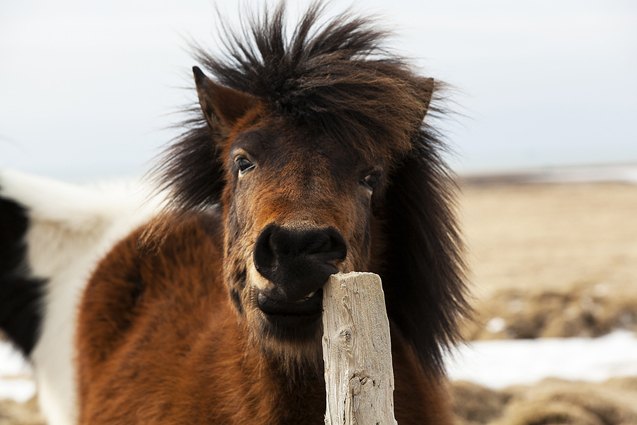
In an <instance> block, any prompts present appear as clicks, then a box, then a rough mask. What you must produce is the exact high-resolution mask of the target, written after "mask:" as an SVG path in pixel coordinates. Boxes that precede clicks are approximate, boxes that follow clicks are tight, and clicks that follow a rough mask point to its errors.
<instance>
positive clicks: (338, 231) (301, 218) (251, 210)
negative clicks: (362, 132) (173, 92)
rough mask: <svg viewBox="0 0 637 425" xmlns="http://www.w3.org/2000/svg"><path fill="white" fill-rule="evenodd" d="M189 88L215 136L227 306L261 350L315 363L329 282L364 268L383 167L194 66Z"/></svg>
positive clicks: (367, 155) (366, 267) (367, 261)
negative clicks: (310, 358) (193, 89)
mask: <svg viewBox="0 0 637 425" xmlns="http://www.w3.org/2000/svg"><path fill="white" fill-rule="evenodd" d="M195 80H196V83H197V91H198V95H199V101H200V105H201V107H202V110H203V112H204V115H205V116H206V119H207V121H208V124H209V126H210V128H211V129H212V130H213V133H217V134H219V135H220V137H218V140H217V143H218V146H217V147H216V150H217V152H218V155H219V158H218V160H219V162H220V164H222V168H223V171H224V173H225V179H224V180H225V185H224V189H223V194H222V197H221V201H222V202H221V203H222V206H223V211H224V220H225V223H224V225H225V257H226V258H225V261H224V265H225V280H226V282H227V283H228V286H229V290H230V298H231V300H232V301H233V303H234V304H235V306H236V308H237V311H238V312H239V314H240V315H241V316H243V317H245V318H246V319H247V324H248V328H249V329H250V331H251V335H252V336H253V337H254V338H255V339H256V340H258V341H259V342H260V343H261V344H262V346H263V347H264V348H266V349H267V350H268V351H273V352H275V353H278V354H281V353H284V354H285V353H288V354H286V355H285V357H295V358H298V357H299V356H301V357H302V358H303V359H306V358H308V352H310V353H313V355H314V356H315V355H316V353H320V337H321V326H320V325H321V320H320V317H321V312H322V288H323V286H324V285H325V283H326V282H327V280H328V279H329V276H330V275H331V274H334V273H337V272H339V271H342V272H347V271H352V270H357V271H365V270H367V269H368V264H369V257H370V251H371V224H372V223H371V217H372V213H371V203H372V196H373V194H374V192H375V191H376V190H378V189H379V188H380V186H382V185H381V182H382V177H383V165H384V164H383V163H382V161H380V160H370V159H369V158H370V155H369V153H366V154H363V153H362V152H357V151H356V149H354V148H353V147H352V146H347V144H346V143H343V142H337V141H335V140H332V139H330V137H328V136H327V135H326V134H321V133H320V132H317V131H312V129H308V128H303V127H301V126H298V125H293V124H291V123H290V122H289V121H288V120H286V119H284V118H283V117H280V116H279V117H277V116H275V115H273V114H269V113H267V111H266V110H265V108H264V107H263V106H262V105H261V103H260V102H259V101H258V100H257V99H256V98H253V97H251V96H249V95H246V94H244V93H241V92H238V91H236V90H233V89H230V88H227V87H224V86H220V85H218V84H216V83H214V82H212V81H211V80H209V79H207V77H205V76H204V75H203V73H201V71H199V70H198V69H196V68H195ZM300 347H305V348H307V349H308V350H309V351H308V350H304V349H303V348H301V349H299V348H300ZM319 358H320V357H319Z"/></svg>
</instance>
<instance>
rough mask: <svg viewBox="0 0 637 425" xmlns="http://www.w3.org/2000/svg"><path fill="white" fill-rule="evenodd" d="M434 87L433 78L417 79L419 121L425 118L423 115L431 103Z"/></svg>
mask: <svg viewBox="0 0 637 425" xmlns="http://www.w3.org/2000/svg"><path fill="white" fill-rule="evenodd" d="M434 89H435V82H434V79H433V78H419V79H418V87H417V90H418V98H419V99H420V101H421V102H422V110H421V111H422V112H421V117H420V122H419V124H420V123H422V120H424V119H425V115H427V111H428V110H429V105H430V104H431V98H432V96H433V93H434Z"/></svg>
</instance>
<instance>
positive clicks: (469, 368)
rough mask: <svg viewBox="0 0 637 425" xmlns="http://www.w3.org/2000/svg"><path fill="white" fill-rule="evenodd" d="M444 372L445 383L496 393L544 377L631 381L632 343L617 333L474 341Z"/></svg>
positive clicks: (636, 357) (635, 358)
mask: <svg viewBox="0 0 637 425" xmlns="http://www.w3.org/2000/svg"><path fill="white" fill-rule="evenodd" d="M447 370H448V373H449V376H450V378H451V379H454V380H465V381H472V382H475V383H478V384H481V385H484V386H487V387H491V388H496V389H497V388H504V387H508V386H510V385H518V384H532V383H535V382H538V381H540V380H542V379H545V378H548V377H554V378H562V379H568V380H579V381H603V380H606V379H609V378H612V377H617V376H637V337H635V334H634V333H632V332H629V331H624V330H617V331H614V332H613V333H611V334H608V335H606V336H603V337H600V338H544V339H533V340H498V341H477V342H473V343H470V344H468V345H465V346H461V347H459V348H458V349H457V350H456V351H454V352H453V353H452V354H451V355H450V356H449V358H448V359H447Z"/></svg>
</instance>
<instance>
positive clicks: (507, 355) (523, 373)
mask: <svg viewBox="0 0 637 425" xmlns="http://www.w3.org/2000/svg"><path fill="white" fill-rule="evenodd" d="M448 367H449V375H450V376H451V378H452V379H462V380H467V381H473V382H476V383H478V384H481V385H485V386H488V387H491V388H504V387H507V386H510V385H516V384H532V383H534V382H537V381H540V380H542V379H544V378H548V377H556V378H563V379H571V380H580V381H602V380H605V379H608V378H611V377H617V376H637V337H636V336H635V334H633V333H632V332H628V331H615V332H613V333H611V334H609V335H606V336H604V337H600V338H592V339H590V338H554V339H553V338H547V339H536V340H510V341H507V340H505V341H502V340H499V341H480V342H474V343H471V344H470V345H466V346H463V347H460V348H459V350H458V351H457V352H456V353H455V354H454V355H453V356H452V357H450V358H449V360H448ZM29 374H30V372H29V367H28V366H27V365H26V363H25V362H24V360H23V359H22V357H21V356H20V355H19V354H18V353H17V352H16V351H15V350H13V349H12V348H11V346H9V345H8V344H6V343H0V399H3V398H10V399H13V400H16V401H25V400H28V399H29V398H31V397H32V396H33V394H34V393H35V386H34V384H33V382H32V381H31V380H30V379H29Z"/></svg>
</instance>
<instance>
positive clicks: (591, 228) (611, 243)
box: [0, 182, 637, 425]
mask: <svg viewBox="0 0 637 425" xmlns="http://www.w3.org/2000/svg"><path fill="white" fill-rule="evenodd" d="M459 209H460V215H461V218H462V223H463V229H464V234H465V235H466V242H467V246H468V253H467V254H468V256H467V258H468V261H469V266H470V268H471V273H470V281H471V289H472V292H473V296H474V298H475V300H474V305H475V307H476V321H475V322H474V323H468V324H467V325H466V326H465V335H466V336H467V337H468V338H469V339H489V338H539V337H548V336H589V335H592V336H594V335H601V334H604V333H606V332H608V331H610V330H612V329H614V328H617V327H622V328H628V329H634V330H637V186H630V185H623V184H569V185H560V184H517V183H516V184H502V183H493V182H491V183H489V184H480V185H478V184H470V183H465V184H463V185H462V195H461V197H460V203H459ZM495 318H498V321H499V322H500V323H503V324H504V326H500V329H494V327H492V326H491V327H490V326H486V325H487V324H488V323H489V322H490V321H492V319H495ZM490 329H491V330H490ZM636 361H637V359H636ZM452 392H453V394H454V407H455V410H456V414H457V416H458V424H459V425H477V424H489V425H550V424H573V425H575V424H577V425H631V424H632V425H634V424H637V377H635V378H623V379H614V380H611V381H608V382H605V383H599V384H597V383H596V384H592V383H577V382H576V383H573V382H564V381H557V380H548V381H544V382H542V383H539V384H536V385H533V386H519V387H513V388H508V389H506V390H503V391H492V390H489V389H485V388H483V387H480V386H478V385H475V384H471V383H466V382H454V383H453V385H452ZM34 410H35V409H34V407H33V404H29V405H18V404H15V403H10V402H0V425H17V424H21V425H27V424H29V425H35V424H39V423H41V422H40V421H41V419H40V418H39V417H37V416H33V413H32V412H33V411H34Z"/></svg>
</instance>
